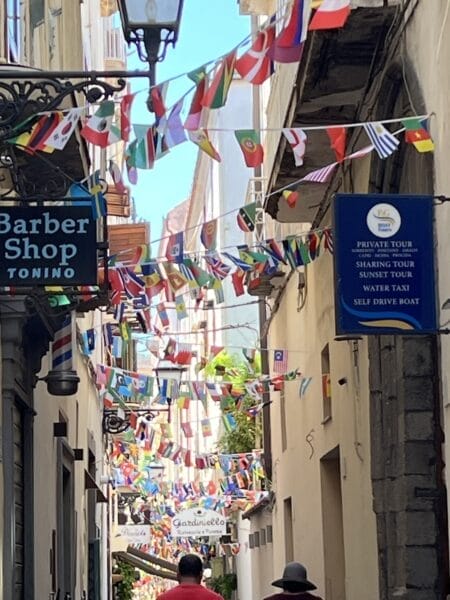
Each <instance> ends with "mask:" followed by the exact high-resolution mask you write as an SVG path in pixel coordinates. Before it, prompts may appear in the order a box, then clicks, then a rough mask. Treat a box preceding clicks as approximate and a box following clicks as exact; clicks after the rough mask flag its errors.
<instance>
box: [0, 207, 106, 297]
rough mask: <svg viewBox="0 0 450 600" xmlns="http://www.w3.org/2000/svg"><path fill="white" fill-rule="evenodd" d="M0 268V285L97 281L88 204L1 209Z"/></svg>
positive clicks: (93, 229) (93, 227)
mask: <svg viewBox="0 0 450 600" xmlns="http://www.w3.org/2000/svg"><path fill="white" fill-rule="evenodd" d="M0 267H1V268H0V286H13V287H20V286H26V287H29V286H39V285H64V286H74V285H95V284H96V283H97V233H96V221H95V220H94V219H93V216H92V208H91V207H90V206H27V207H21V206H6V207H3V208H1V209H0Z"/></svg>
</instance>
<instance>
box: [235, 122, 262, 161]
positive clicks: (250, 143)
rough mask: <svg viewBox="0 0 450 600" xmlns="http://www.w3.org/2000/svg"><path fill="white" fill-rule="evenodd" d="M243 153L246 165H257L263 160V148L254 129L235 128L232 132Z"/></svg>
mask: <svg viewBox="0 0 450 600" xmlns="http://www.w3.org/2000/svg"><path fill="white" fill-rule="evenodd" d="M234 134H235V136H236V139H237V141H238V144H239V146H240V148H241V150H242V154H243V155H244V160H245V164H246V165H247V167H252V168H254V167H259V166H260V165H262V163H263V162H264V150H263V147H262V145H261V138H260V135H259V131H256V130H255V129H237V130H236V131H235V132H234Z"/></svg>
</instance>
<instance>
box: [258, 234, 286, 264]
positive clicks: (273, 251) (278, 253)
mask: <svg viewBox="0 0 450 600" xmlns="http://www.w3.org/2000/svg"><path fill="white" fill-rule="evenodd" d="M263 250H264V251H265V252H267V254H270V256H272V258H274V259H275V260H278V261H279V262H282V263H283V264H286V261H285V260H284V255H283V251H282V250H281V248H280V246H279V245H278V243H277V242H276V240H274V239H273V238H271V239H268V240H266V243H265V245H264V246H263Z"/></svg>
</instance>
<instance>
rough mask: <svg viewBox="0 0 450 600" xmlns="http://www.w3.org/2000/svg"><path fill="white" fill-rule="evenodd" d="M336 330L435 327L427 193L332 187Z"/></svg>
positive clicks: (356, 331) (388, 330)
mask: <svg viewBox="0 0 450 600" xmlns="http://www.w3.org/2000/svg"><path fill="white" fill-rule="evenodd" d="M334 266H335V279H336V284H335V309H336V333H337V335H345V334H366V335H367V334H381V333H389V334H392V333H401V334H407V333H413V334H418V333H430V332H433V331H436V329H437V322H436V297H435V269H434V251H433V198H432V197H431V196H410V195H408V196H401V195H394V194H389V195H380V194H337V195H336V196H335V201H334Z"/></svg>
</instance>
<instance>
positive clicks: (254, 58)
mask: <svg viewBox="0 0 450 600" xmlns="http://www.w3.org/2000/svg"><path fill="white" fill-rule="evenodd" d="M274 40H275V25H270V26H269V27H267V28H266V29H263V30H262V31H260V32H258V34H257V35H256V39H255V41H254V42H253V44H252V46H251V48H250V49H249V50H247V52H246V53H245V54H243V55H242V56H241V57H240V58H239V59H238V60H237V61H236V71H237V72H238V73H239V75H240V76H241V77H242V79H245V80H246V81H249V82H250V83H253V85H261V84H262V83H264V81H266V79H268V78H269V77H270V76H271V75H272V73H273V62H272V59H271V58H270V56H268V51H269V49H270V48H271V47H272V44H273V42H274Z"/></svg>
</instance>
